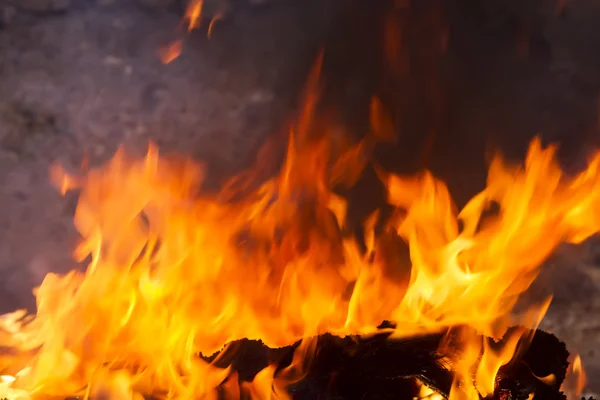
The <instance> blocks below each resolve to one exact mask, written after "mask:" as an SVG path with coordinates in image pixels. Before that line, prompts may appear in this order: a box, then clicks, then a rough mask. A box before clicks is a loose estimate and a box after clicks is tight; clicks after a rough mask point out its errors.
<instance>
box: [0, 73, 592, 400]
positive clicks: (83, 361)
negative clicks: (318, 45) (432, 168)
mask: <svg viewBox="0 0 600 400" xmlns="http://www.w3.org/2000/svg"><path fill="white" fill-rule="evenodd" d="M311 82H312V84H311V87H312V89H311V90H309V91H308V92H307V96H306V102H305V108H304V110H303V112H302V113H301V118H300V120H299V121H298V123H296V124H295V125H294V127H293V129H292V132H291V134H290V140H289V147H288V152H287V159H286V162H285V164H284V165H283V167H282V169H281V172H280V174H279V175H278V176H276V177H275V178H272V179H269V180H267V181H265V182H264V183H263V184H262V185H260V186H259V187H258V188H257V189H254V190H250V189H248V187H247V186H246V187H245V188H246V189H247V190H246V191H243V192H241V191H237V192H236V191H234V190H233V188H234V187H240V185H236V184H232V185H228V186H227V188H228V190H227V192H223V193H220V194H217V195H211V194H207V193H205V192H202V191H201V190H200V188H201V185H202V181H203V176H204V175H203V169H202V166H201V165H198V164H196V163H194V162H192V161H191V160H187V159H178V158H173V157H162V156H159V152H158V149H157V148H156V147H155V146H154V145H151V146H150V147H149V149H148V153H147V155H146V157H145V158H144V159H141V160H139V159H135V158H131V157H129V156H128V155H127V154H126V153H125V151H124V150H119V151H118V152H117V153H116V154H115V156H114V158H113V159H112V160H111V161H110V162H109V163H108V164H106V165H105V166H102V167H100V168H95V169H89V170H88V171H87V173H85V174H83V175H81V176H72V175H68V174H66V173H65V172H64V171H63V170H62V169H61V168H55V169H54V170H53V178H54V180H55V181H56V182H57V184H58V185H59V186H60V187H61V190H63V191H69V190H74V189H77V190H79V191H80V195H79V204H78V206H77V210H76V213H75V226H76V227H77V229H78V231H79V233H80V234H81V237H82V240H81V243H80V244H79V246H78V247H77V248H76V250H75V252H74V257H75V259H76V260H77V261H82V262H83V261H85V260H89V262H88V264H87V270H86V271H85V272H80V271H77V270H74V271H72V272H70V273H68V274H66V275H57V274H48V276H47V277H46V278H45V280H44V281H43V283H42V284H41V286H40V287H39V288H38V289H37V290H36V292H35V293H36V296H37V313H36V314H35V315H26V314H25V312H21V311H17V312H15V313H11V314H7V315H5V316H2V317H1V319H0V325H1V327H2V330H0V334H1V336H0V345H1V346H3V347H4V348H9V349H10V350H11V351H10V352H4V353H3V355H2V356H1V358H0V373H2V374H4V377H3V378H2V382H0V395H3V396H8V397H10V398H11V399H21V398H29V397H30V396H42V397H43V396H58V395H83V396H92V397H96V396H99V395H103V394H104V395H108V397H109V398H111V399H141V398H142V397H141V396H142V394H152V395H153V396H155V397H159V398H166V397H169V398H181V399H187V398H198V397H200V396H202V395H206V396H208V398H217V397H216V396H217V395H216V391H215V388H216V387H217V386H219V385H221V384H222V383H223V382H225V381H226V380H227V378H228V377H229V378H233V377H235V371H233V370H231V369H230V368H217V367H216V366H214V365H212V364H210V363H208V362H206V361H204V360H203V359H201V358H199V357H198V356H197V355H198V353H203V354H212V353H214V352H216V351H218V350H220V349H221V348H222V347H223V346H224V345H225V344H227V343H229V342H231V341H234V340H236V339H240V338H251V339H262V340H263V341H264V343H266V344H267V345H269V346H271V347H279V346H285V345H289V344H291V343H294V342H296V341H297V340H300V339H303V338H309V337H312V336H314V335H318V334H321V333H324V332H331V333H334V334H338V335H347V334H357V335H367V334H369V333H372V332H374V331H375V327H376V326H377V325H379V324H380V323H381V321H383V320H391V321H394V322H395V323H396V325H397V328H396V329H395V330H394V331H393V334H392V336H393V337H408V336H412V335H417V334H422V333H429V332H443V331H445V330H447V329H449V328H451V327H455V326H459V325H467V326H470V327H471V328H474V329H475V330H476V331H477V332H478V333H480V334H483V335H485V336H488V337H491V338H499V337H501V336H502V335H503V334H504V333H505V332H506V329H507V328H508V327H509V326H510V325H513V324H518V323H523V324H525V325H529V326H535V325H536V324H537V322H539V320H540V319H541V318H542V316H543V314H544V312H545V310H546V308H547V304H548V303H547V302H546V303H544V304H542V305H540V306H538V307H535V308H531V309H529V310H528V312H526V313H524V314H523V315H522V316H516V315H513V307H514V305H515V303H516V301H517V299H518V298H519V295H520V294H522V293H523V292H524V291H525V290H526V289H527V288H528V287H529V285H530V284H531V283H532V282H533V280H534V279H535V277H536V275H537V273H538V269H539V266H540V264H541V263H542V262H543V261H544V259H545V258H546V257H548V255H549V254H550V253H551V252H552V250H553V249H554V248H555V247H556V246H557V245H559V244H560V243H561V242H563V241H567V242H571V243H578V242H581V241H582V240H584V239H586V238H587V237H589V236H590V235H593V234H595V233H596V232H597V231H598V230H599V227H600V171H599V166H600V154H599V155H597V156H596V157H594V158H593V159H592V160H591V162H590V164H589V166H588V168H587V169H586V170H585V171H584V172H582V173H580V174H579V175H577V176H575V177H567V176H565V175H564V174H563V173H562V171H561V170H560V168H559V166H558V164H557V162H556V161H555V152H556V147H554V146H550V147H543V146H542V144H541V142H540V140H539V139H535V140H534V141H533V142H532V143H531V146H530V149H529V152H528V154H527V157H526V159H525V163H524V165H521V166H517V165H510V164H508V163H506V162H505V161H504V160H503V159H502V158H501V157H499V156H498V157H496V158H495V159H494V160H493V161H492V163H491V165H490V168H489V176H488V181H487V186H486V188H485V189H484V190H483V191H482V192H481V193H479V194H477V195H476V196H475V197H473V199H472V200H471V201H470V202H469V203H468V204H467V205H466V206H465V207H464V208H463V209H462V210H461V211H460V212H458V211H457V210H456V208H455V206H454V204H453V202H452V199H451V196H450V194H449V192H448V189H447V187H446V185H445V184H444V183H443V182H441V181H439V180H438V179H436V178H435V177H434V176H433V175H432V174H431V173H430V172H423V173H422V174H419V175H417V176H412V177H406V176H397V175H392V174H387V173H385V172H382V171H379V172H380V173H379V175H380V177H381V179H382V181H383V182H384V184H385V186H386V187H387V190H388V201H389V203H390V204H391V205H393V206H394V207H395V208H396V212H395V213H394V215H393V216H392V217H391V218H389V219H388V220H386V221H380V217H379V214H377V213H375V214H373V215H372V216H371V217H369V218H368V219H367V221H366V222H365V224H364V231H365V235H364V238H356V237H354V236H352V235H351V234H350V233H349V229H348V227H347V222H346V221H347V218H346V217H347V216H346V211H347V203H346V201H345V200H344V199H343V198H342V197H340V196H339V195H337V194H336V193H334V191H333V188H334V187H336V186H339V185H346V186H351V185H353V183H354V182H355V181H356V179H357V178H358V176H360V174H361V172H362V169H363V168H364V167H365V166H366V165H367V162H368V152H369V150H370V149H371V148H372V147H373V145H374V144H375V143H376V142H377V141H378V140H388V139H390V138H391V137H392V135H391V133H390V132H389V129H390V127H389V121H387V120H385V117H384V115H383V114H384V113H383V111H382V107H381V105H380V104H379V103H378V101H377V100H376V99H374V101H373V105H372V113H373V114H374V118H373V129H372V132H371V133H370V134H369V135H367V136H366V137H365V139H364V140H362V141H361V142H359V143H358V144H350V142H349V141H347V140H345V138H344V137H343V136H340V135H339V134H338V132H337V131H335V130H331V129H329V128H328V127H327V126H323V124H321V121H319V119H318V118H316V116H315V113H314V109H315V104H316V101H317V99H318V91H317V90H316V87H317V82H318V68H316V69H315V71H314V72H313V75H312V77H311ZM319 129H321V131H320V134H315V132H319ZM238 183H239V182H238ZM241 186H243V185H241ZM225 198H227V199H228V201H224V199H225ZM490 209H495V211H494V212H490ZM484 215H486V216H485V217H484ZM378 226H383V229H376V227H378ZM394 238H399V239H400V241H402V242H404V243H405V244H406V245H407V247H408V249H409V252H410V261H403V259H402V257H400V256H399V255H398V251H396V250H395V249H396V248H395V247H394V245H393V244H394V240H393V239H394ZM361 243H364V244H365V245H366V251H365V250H364V247H363V246H362V245H361ZM524 332H525V330H517V331H515V332H514V333H513V334H512V336H511V337H510V338H509V339H508V340H506V341H505V345H504V346H503V347H502V348H501V349H498V348H497V347H498V346H490V342H489V341H486V340H487V339H486V340H483V339H481V336H479V335H477V336H476V337H475V336H473V335H470V334H469V333H468V332H464V334H463V335H462V339H463V340H462V342H461V349H460V354H461V356H460V358H459V359H456V360H453V363H454V365H453V368H454V371H455V372H456V381H455V385H454V387H453V389H452V393H451V398H452V399H471V400H472V399H478V398H479V395H480V394H481V395H487V394H490V393H492V392H493V390H494V379H495V377H496V374H497V372H498V370H499V368H500V367H501V366H502V365H504V364H506V363H508V362H509V361H510V360H511V358H512V357H513V355H514V354H515V352H516V351H517V346H518V343H519V340H520V339H522V337H523V335H524ZM314 351H315V348H314V342H313V341H311V340H309V339H307V340H304V342H303V343H302V345H301V346H300V347H299V348H298V350H297V351H296V354H295V361H294V362H293V363H292V366H291V367H290V368H289V371H286V372H285V373H284V374H280V375H278V376H277V377H276V376H275V374H274V372H275V367H268V368H266V369H264V370H263V371H261V372H260V373H259V374H258V375H257V376H256V378H255V379H254V381H253V382H252V383H249V384H245V385H242V386H241V387H240V386H238V384H237V379H229V380H227V383H226V384H223V385H222V388H223V390H225V391H226V392H227V394H228V395H229V396H230V397H232V398H239V397H240V396H241V394H242V393H246V394H248V395H250V396H251V397H253V398H256V399H268V398H279V399H285V398H287V397H288V395H287V394H286V391H285V387H286V386H287V385H288V384H289V383H291V382H294V381H297V380H299V379H302V377H303V376H304V374H305V372H306V371H304V370H303V368H302V367H301V366H302V365H303V360H306V359H307V358H310V357H311V355H312V354H314ZM470 377H474V384H473V385H470V384H466V385H465V384H464V383H465V382H469V379H470ZM471 382H472V380H471Z"/></svg>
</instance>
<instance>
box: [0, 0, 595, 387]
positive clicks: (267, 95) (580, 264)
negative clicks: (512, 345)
mask: <svg viewBox="0 0 600 400" xmlns="http://www.w3.org/2000/svg"><path fill="white" fill-rule="evenodd" d="M184 8H185V1H184V0H0V205H1V207H0V259H1V260H2V264H1V266H2V269H1V270H0V271H1V272H2V275H0V276H1V279H0V290H1V291H0V301H1V304H2V306H3V308H4V311H9V310H11V309H13V308H14V307H22V306H29V307H31V306H32V296H31V294H30V293H31V288H32V287H33V286H34V285H36V284H39V283H40V282H41V280H42V279H43V277H44V275H45V274H46V273H47V272H49V271H54V272H64V271H67V270H69V269H71V268H73V267H74V266H75V265H74V262H73V261H71V258H70V251H71V250H72V249H73V247H74V245H75V243H76V241H77V235H76V232H75V231H74V228H73V227H72V217H73V211H74V207H75V204H76V198H74V197H69V196H67V197H66V198H62V197H60V196H59V195H58V193H57V192H56V190H55V189H54V188H53V187H52V186H51V184H50V182H49V179H48V168H49V166H50V165H51V164H52V163H53V162H55V161H57V160H58V161H61V162H63V163H64V164H66V165H67V166H73V167H74V166H76V165H77V164H78V163H79V162H80V160H81V159H82V157H83V155H84V154H87V155H88V156H89V157H90V158H91V159H92V161H93V162H102V161H105V160H107V159H108V158H110V156H111V155H112V154H113V152H114V151H115V149H116V148H117V146H118V145H120V144H126V145H127V146H128V148H130V149H132V151H143V149H144V147H145V146H146V144H147V142H148V140H153V141H155V142H156V143H157V144H158V145H159V146H160V148H161V150H164V151H167V152H169V151H174V152H178V153H183V154H190V155H192V156H193V157H194V158H196V159H199V160H204V161H206V162H207V164H208V168H209V173H210V182H209V184H210V185H212V186H214V187H216V186H218V185H219V183H220V182H222V180H223V179H225V178H226V177H228V176H230V175H231V174H234V173H236V172H238V171H240V170H242V169H243V168H246V167H248V166H249V165H251V164H252V163H253V162H254V161H255V159H256V157H257V152H259V150H260V149H261V148H262V146H263V145H264V143H265V142H266V141H267V140H268V139H270V140H272V141H273V143H274V145H273V146H271V150H270V151H269V152H267V153H265V152H261V153H260V161H261V164H262V166H263V170H264V171H263V172H264V174H265V175H268V174H270V173H273V172H274V171H275V170H276V169H277V167H278V165H279V163H280V162H281V160H282V158H283V152H284V148H285V138H286V132H287V126H288V124H289V122H290V121H291V120H292V119H293V118H294V115H295V111H296V110H297V108H298V105H299V98H300V94H301V92H302V89H303V87H304V84H305V80H306V77H307V74H308V71H309V70H310V67H311V65H312V64H313V62H314V60H315V58H316V57H317V55H318V54H319V51H320V50H321V49H324V51H325V52H324V54H325V56H324V62H323V73H322V77H323V83H324V87H323V96H322V101H321V108H322V109H324V110H335V113H336V114H335V115H336V123H337V124H339V125H340V126H342V127H343V128H344V129H345V130H346V131H347V132H349V133H350V134H351V135H353V136H355V137H360V136H361V135H364V134H365V132H366V130H367V128H368V122H369V115H368V113H369V101H370V99H371V97H372V96H373V95H377V96H378V97H380V98H381V100H382V102H383V104H384V107H385V109H386V111H387V112H388V113H389V114H390V115H391V116H392V118H393V120H394V122H395V126H396V130H397V135H398V140H397V141H396V143H395V144H386V145H382V146H379V147H378V148H377V149H376V151H375V154H374V155H373V157H374V159H375V160H376V161H377V162H378V163H380V164H381V165H382V166H384V167H385V168H386V169H388V170H391V171H395V172H401V173H410V172H416V171H418V170H421V169H423V168H429V169H431V170H432V171H433V172H434V173H435V175H437V176H438V177H440V178H442V179H444V180H445V181H446V182H447V183H448V186H449V187H450V191H451V192H452V194H453V196H454V197H455V199H456V201H457V204H459V205H462V204H464V203H465V202H466V201H467V200H468V198H469V197H471V196H472V195H473V194H475V193H476V192H477V191H479V190H481V189H482V187H483V185H484V183H485V176H486V162H487V160H488V159H489V156H490V154H492V153H493V152H494V151H502V152H503V153H504V154H505V155H506V156H507V157H508V158H511V159H515V160H516V161H518V160H521V159H522V158H523V157H524V155H525V152H526V149H527V146H528V143H529V142H530V140H531V139H532V138H533V137H534V136H535V135H537V134H539V135H540V136H541V137H542V139H543V141H544V142H545V143H550V142H557V143H559V144H560V145H561V147H560V154H559V155H560V159H561V162H562V163H563V165H564V167H565V168H566V169H567V170H568V171H570V172H574V171H577V170H578V169H580V168H582V167H584V166H585V161H586V157H587V155H588V154H589V153H590V152H591V151H593V149H594V148H595V147H596V146H597V145H598V144H600V143H599V138H600V136H599V123H600V122H599V121H600V120H599V113H598V111H599V97H598V96H599V93H600V90H599V89H600V52H599V51H598V49H600V30H598V29H596V28H595V24H596V22H597V21H598V20H599V19H600V2H597V1H595V0H562V2H561V1H558V0H530V1H527V2H523V1H517V0H494V1H484V0H446V1H442V0H414V1H410V0H397V1H392V0H376V1H366V0H263V1H259V0H205V14H204V19H203V26H202V27H200V28H199V29H198V30H196V31H193V32H191V33H190V34H189V35H187V36H186V39H185V45H184V49H183V53H182V54H181V56H180V57H179V58H178V59H176V60H175V61H173V62H172V63H170V64H168V65H164V64H162V63H161V62H160V60H159V58H158V56H157V51H158V49H159V48H161V46H163V45H165V44H167V43H170V42H172V41H173V40H174V39H176V38H177V37H178V36H177V34H176V33H177V27H178V25H179V24H180V20H181V17H182V10H183V9H184ZM215 15H222V18H219V19H218V20H217V21H216V22H215V23H214V25H213V29H212V34H211V36H210V38H209V37H208V36H207V26H208V22H209V21H210V20H211V19H212V17H214V16H215ZM350 196H351V198H352V204H353V208H352V212H353V213H355V214H356V215H357V216H360V215H363V214H366V213H367V212H368V210H370V209H372V208H373V207H376V206H378V205H380V204H381V202H382V196H383V189H382V187H381V185H380V183H379V182H378V180H377V179H376V177H375V176H374V173H373V172H372V171H370V170H367V171H366V173H365V176H364V179H362V180H361V181H360V182H359V183H358V184H357V187H356V188H354V189H353V190H351V191H350ZM597 248H598V246H597V245H596V244H595V243H594V242H593V241H590V242H589V243H586V244H585V245H583V246H578V247H571V246H569V247H565V248H561V249H559V251H557V254H556V255H555V256H554V257H553V258H552V259H551V260H550V261H549V262H548V265H547V266H546V267H545V269H544V273H543V274H542V278H541V279H540V280H539V282H538V283H537V284H536V287H535V288H533V289H532V292H534V293H538V294H543V293H546V292H548V291H553V292H555V303H554V305H553V307H552V308H551V310H550V313H549V315H548V317H547V319H546V321H545V322H544V328H546V329H550V330H552V331H553V332H556V333H557V334H558V335H560V337H561V338H562V339H564V340H567V341H568V342H569V344H570V345H571V348H572V349H573V350H575V351H578V352H581V354H582V356H583V360H584V364H586V365H587V366H588V370H589V376H590V378H593V377H594V376H596V375H597V374H598V373H600V358H598V357H597V356H596V354H595V351H596V349H597V347H598V343H599V340H600V334H599V333H600V319H598V317H597V316H598V315H599V313H598V311H600V303H599V302H600V300H597V298H598V293H599V290H598V288H599V285H600V272H599V271H600V269H599V268H598V263H599V262H600V258H599V257H598V255H599V254H600V253H599V252H598V251H597ZM598 384H600V382H597V381H594V380H593V379H591V386H592V387H594V385H598ZM595 389H597V390H598V389H600V387H598V386H595Z"/></svg>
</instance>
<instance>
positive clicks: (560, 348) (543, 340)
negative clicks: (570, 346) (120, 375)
mask: <svg viewBox="0 0 600 400" xmlns="http://www.w3.org/2000/svg"><path fill="white" fill-rule="evenodd" d="M520 329H521V328H513V329H512V331H511V332H515V331H518V330H520ZM511 332H509V333H507V336H510V334H511ZM530 333H531V334H532V339H531V342H530V343H527V345H526V346H525V347H524V348H523V351H522V353H521V355H520V356H519V357H518V358H515V359H513V360H512V361H511V363H509V364H507V365H505V366H503V367H502V368H501V369H500V371H499V373H498V375H497V376H496V379H495V391H494V394H493V395H490V396H489V397H486V398H489V399H490V400H491V399H494V400H496V399H498V400H500V399H502V400H508V399H512V400H521V399H522V400H525V399H529V398H531V396H532V395H535V398H537V399H544V400H553V399H556V400H559V399H565V400H566V398H567V397H566V396H565V395H564V394H563V393H562V392H561V391H560V388H561V384H562V382H563V380H564V378H565V375H566V372H567V366H568V361H567V358H568V356H569V353H568V351H567V349H566V347H565V344H564V343H562V342H560V341H559V340H558V339H557V338H556V337H555V336H553V335H551V334H548V333H545V332H543V331H535V332H530ZM449 339H450V340H452V341H455V340H457V339H458V338H457V337H456V336H454V335H453V334H452V333H450V334H449V336H446V334H432V335H426V336H421V337H416V338H410V339H402V340H393V339H392V340H390V339H389V333H380V334H376V335H374V336H373V337H371V338H368V339H360V338H351V337H346V338H339V337H336V336H333V335H330V334H325V335H322V336H319V337H318V338H316V339H314V340H316V352H315V356H314V359H312V360H311V361H310V367H309V368H308V369H307V370H308V373H307V376H306V377H305V378H304V379H302V380H301V381H300V382H298V383H296V384H292V385H291V386H290V387H289V388H288V391H289V394H290V395H291V397H292V398H293V399H297V400H302V399H317V398H320V399H345V400H350V399H357V400H358V399H362V400H364V399H387V398H390V399H391V398H394V399H413V398H419V393H421V392H422V390H423V385H425V387H428V388H429V389H431V390H432V391H433V392H434V393H437V394H438V395H440V396H442V397H443V398H448V397H449V396H450V392H451V389H452V386H453V382H454V380H455V374H454V373H453V372H452V364H453V362H454V361H455V360H456V359H457V358H459V357H460V355H459V354H458V353H456V352H455V353H454V354H443V353H441V352H440V346H441V345H442V343H443V342H445V341H447V340H449ZM482 339H483V338H482ZM483 340H488V341H489V340H491V339H483ZM523 344H525V343H523ZM495 345H496V346H498V347H500V346H502V341H499V342H498V343H496V344H495ZM298 346H300V342H298V343H296V344H295V345H293V346H289V347H285V348H281V349H269V348H267V347H266V346H264V345H263V344H262V343H261V342H260V341H250V340H241V341H239V342H235V343H233V344H231V345H230V346H229V347H226V349H225V350H223V352H222V353H219V354H217V355H214V356H212V357H209V358H205V359H206V360H207V361H209V362H213V364H215V365H217V366H219V367H222V368H225V367H227V366H229V365H231V366H232V368H233V369H234V370H236V371H237V372H238V374H239V379H240V381H241V382H244V381H245V382H251V381H252V380H253V379H255V377H256V375H257V374H259V373H260V371H262V370H264V369H265V368H267V367H268V366H269V365H276V366H277V367H276V370H275V373H274V378H275V379H277V378H278V374H279V373H283V374H285V373H286V372H287V368H289V366H290V364H292V359H293V354H294V351H295V350H296V349H297V348H298ZM463 384H468V382H463ZM242 385H243V383H242Z"/></svg>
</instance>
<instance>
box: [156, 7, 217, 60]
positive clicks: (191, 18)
mask: <svg viewBox="0 0 600 400" xmlns="http://www.w3.org/2000/svg"><path fill="white" fill-rule="evenodd" d="M203 10H204V0H190V2H189V3H188V4H187V6H186V8H185V15H184V17H183V20H182V24H183V25H185V26H186V27H185V31H186V33H190V32H191V31H193V30H194V29H197V28H199V27H200V25H201V21H202V16H203ZM224 16H225V12H224V11H223V10H218V11H217V12H216V13H215V15H214V16H213V17H212V18H211V19H210V22H209V23H208V30H207V33H206V36H207V37H208V38H209V39H210V38H211V36H212V32H213V28H214V25H215V23H216V22H217V21H219V20H222V19H223V18H224ZM180 28H181V25H180ZM180 36H181V37H179V38H178V39H175V40H173V41H172V42H170V43H168V44H166V45H164V46H162V47H161V48H160V49H159V51H158V58H159V59H160V61H161V62H162V63H163V64H169V63H171V62H172V61H174V60H176V59H177V58H179V56H180V55H181V53H182V52H183V44H184V35H183V34H181V35H180Z"/></svg>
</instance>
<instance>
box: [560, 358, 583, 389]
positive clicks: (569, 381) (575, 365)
mask: <svg viewBox="0 0 600 400" xmlns="http://www.w3.org/2000/svg"><path fill="white" fill-rule="evenodd" d="M586 384H587V375H586V373H585V369H584V368H583V362H582V361H581V357H580V356H579V355H576V356H575V358H574V359H573V362H572V363H571V364H570V365H569V368H568V370H567V377H566V379H565V381H564V382H563V386H562V387H561V389H562V391H563V392H564V393H565V394H566V395H567V398H568V399H580V398H581V394H582V393H583V390H584V389H585V386H586Z"/></svg>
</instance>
